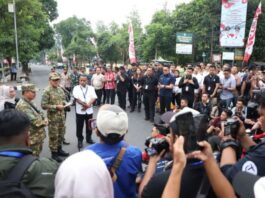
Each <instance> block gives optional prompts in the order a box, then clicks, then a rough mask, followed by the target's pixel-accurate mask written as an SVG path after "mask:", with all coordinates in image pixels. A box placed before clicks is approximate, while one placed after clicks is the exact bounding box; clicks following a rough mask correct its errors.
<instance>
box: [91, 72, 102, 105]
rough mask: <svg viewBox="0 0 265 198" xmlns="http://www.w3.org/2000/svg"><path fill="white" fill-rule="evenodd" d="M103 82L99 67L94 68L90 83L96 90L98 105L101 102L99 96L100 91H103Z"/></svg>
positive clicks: (100, 95) (100, 94)
mask: <svg viewBox="0 0 265 198" xmlns="http://www.w3.org/2000/svg"><path fill="white" fill-rule="evenodd" d="M104 82H105V78H104V76H103V75H102V74H101V68H100V67H97V68H96V73H95V74H93V76H92V79H91V84H92V86H93V87H94V88H95V90H96V94H97V97H98V98H97V103H96V104H97V105H98V106H99V105H100V104H101V98H102V93H103V87H104Z"/></svg>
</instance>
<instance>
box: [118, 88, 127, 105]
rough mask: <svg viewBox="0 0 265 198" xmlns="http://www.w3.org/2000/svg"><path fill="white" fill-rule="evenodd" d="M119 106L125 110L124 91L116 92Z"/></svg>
mask: <svg viewBox="0 0 265 198" xmlns="http://www.w3.org/2000/svg"><path fill="white" fill-rule="evenodd" d="M117 96H118V102H119V106H120V107H121V108H122V109H124V110H126V91H124V90H123V91H117Z"/></svg>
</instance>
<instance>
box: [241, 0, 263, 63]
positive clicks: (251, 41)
mask: <svg viewBox="0 0 265 198" xmlns="http://www.w3.org/2000/svg"><path fill="white" fill-rule="evenodd" d="M260 14H261V2H260V3H259V6H258V8H257V10H256V13H255V16H254V19H253V21H252V25H251V27H250V31H249V35H248V42H247V45H246V50H245V55H244V62H248V61H249V59H250V57H251V54H252V52H253V47H254V44H255V40H256V31H257V24H258V19H259V15H260Z"/></svg>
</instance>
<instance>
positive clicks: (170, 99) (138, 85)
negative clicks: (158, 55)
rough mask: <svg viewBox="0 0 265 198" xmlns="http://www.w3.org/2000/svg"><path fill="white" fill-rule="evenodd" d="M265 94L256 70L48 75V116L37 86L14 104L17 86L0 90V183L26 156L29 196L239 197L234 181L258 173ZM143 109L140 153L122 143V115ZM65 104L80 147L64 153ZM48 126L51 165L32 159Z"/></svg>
mask: <svg viewBox="0 0 265 198" xmlns="http://www.w3.org/2000/svg"><path fill="white" fill-rule="evenodd" d="M264 88H265V69H264V68H263V67H261V68H257V67H256V66H255V65H252V66H249V67H246V68H241V69H240V70H239V69H238V67H236V66H232V67H231V66H230V65H228V64H225V65H223V66H222V67H219V66H215V65H212V64H206V65H205V64H204V63H200V64H196V65H187V66H186V67H185V68H183V67H180V66H174V65H163V64H157V65H145V66H137V65H131V66H130V67H129V68H128V67H127V66H121V67H119V68H112V66H109V65H107V66H101V65H95V66H93V67H90V68H89V69H88V72H87V71H86V68H85V67H80V68H79V69H78V68H76V67H74V68H73V69H72V71H69V69H68V68H67V67H66V68H64V70H63V72H61V73H60V74H59V73H58V72H57V71H56V70H55V69H54V68H52V69H51V72H50V74H49V85H48V86H47V88H45V90H44V92H43V94H42V98H41V108H42V109H43V110H46V111H47V118H46V117H45V116H44V114H43V113H42V111H41V110H39V108H37V107H36V106H35V105H34V103H33V100H34V98H35V97H36V87H35V85H33V84H24V85H22V97H21V98H20V100H17V99H15V98H16V97H15V93H14V92H15V89H14V87H10V86H1V90H0V95H1V98H0V107H1V109H0V110H1V112H0V161H1V164H2V165H1V166H0V178H1V180H3V179H6V181H8V179H9V178H10V177H9V172H11V173H13V172H16V171H17V169H16V167H17V166H21V164H22V163H19V162H24V164H25V162H26V157H27V156H28V155H33V156H36V158H34V159H31V163H29V164H28V166H27V167H26V168H28V167H29V169H28V171H26V170H23V168H22V170H23V173H24V174H23V175H22V179H21V178H20V179H21V181H20V182H22V183H23V184H25V186H26V188H25V189H24V187H21V188H22V189H21V190H22V191H23V192H24V191H26V189H28V190H29V191H30V192H31V193H32V194H33V195H35V196H36V197H117V198H127V197H128V198H129V197H137V196H138V197H143V198H145V197H152V198H153V197H166V198H171V197H225V198H227V197H228V198H229V197H245V196H246V191H244V192H243V191H242V190H244V189H242V188H238V185H236V184H238V183H240V182H243V183H242V185H244V182H245V183H247V182H248V178H251V177H254V176H253V175H256V179H257V176H258V177H263V176H265V166H264V162H265V155H264V153H265V146H264V145H265V144H264V143H263V141H262V138H263V137H264V136H263V132H264V130H265V117H264V116H265V97H264V96H263V91H264ZM116 96H117V98H118V103H117V104H118V105H115V98H116ZM127 99H128V103H127ZM142 104H143V106H144V114H145V120H146V121H150V122H151V123H153V125H154V128H153V129H152V134H150V137H149V138H148V140H146V143H145V145H146V149H145V151H143V152H142V151H141V150H140V149H139V148H137V147H134V146H130V145H129V143H128V142H126V141H125V140H124V138H125V136H126V133H127V131H128V123H129V122H130V120H129V118H128V117H129V115H128V114H131V113H134V112H135V111H137V112H136V113H140V112H141V110H142ZM70 106H75V115H76V137H77V147H78V148H79V150H82V151H80V152H79V153H76V154H73V155H71V156H69V153H67V152H65V151H64V150H63V145H64V144H68V142H67V141H66V140H65V139H64V136H65V120H66V119H65V117H66V116H67V111H68V109H70ZM94 106H98V107H99V110H98V113H97V117H96V119H93V113H94V109H93V107H94ZM128 109H129V111H126V110H128ZM127 112H128V113H127ZM84 124H85V125H86V130H85V131H86V133H85V137H84V136H83V128H84ZM46 126H47V127H48V134H49V148H50V151H51V157H52V159H53V160H50V159H46V158H44V159H42V158H38V157H39V155H40V153H41V151H42V145H43V141H44V139H45V137H46V133H45V127H46ZM93 130H94V131H95V132H96V134H97V136H98V138H99V143H95V141H94V140H93V139H92V137H91V134H92V131H93ZM250 136H252V137H250ZM84 139H85V140H86V142H87V143H88V144H90V145H89V146H87V147H85V148H83V140H84ZM143 143H144V140H143ZM62 157H64V158H66V159H64V158H62ZM19 159H20V160H19ZM89 159H91V160H89ZM92 159H93V160H92ZM35 161H36V162H35ZM56 161H57V162H59V163H61V165H60V166H59V165H58V164H57V163H56ZM92 161H93V162H92ZM2 162H3V163H2ZM16 164H17V165H16ZM15 170H16V171H15ZM242 172H247V173H251V174H252V175H248V174H246V175H243V176H244V177H243V178H242ZM39 175H43V176H41V177H39ZM246 178H247V179H246ZM258 179H259V178H258ZM46 182H48V183H49V185H46V184H45V183H46ZM7 183H8V182H7ZM9 185H10V184H9ZM87 185H88V186H87ZM253 185H254V184H253ZM253 185H252V186H251V187H252V188H250V190H249V192H248V193H249V194H247V197H255V196H254V194H255V195H256V197H262V192H264V190H265V188H262V187H260V188H259V189H258V190H257V189H255V190H254V186H253ZM259 185H260V186H262V185H264V184H263V183H262V182H260V184H259ZM11 187H12V186H11ZM13 188H15V187H14V186H13ZM16 188H18V187H16ZM0 189H3V188H2V187H1V184H0ZM9 189H11V188H9ZM5 192H6V193H7V195H10V194H8V193H11V192H8V190H6V191H3V192H2V191H1V190H0V197H2V196H1V193H2V194H3V193H5ZM260 195H261V196H260ZM263 195H264V194H263Z"/></svg>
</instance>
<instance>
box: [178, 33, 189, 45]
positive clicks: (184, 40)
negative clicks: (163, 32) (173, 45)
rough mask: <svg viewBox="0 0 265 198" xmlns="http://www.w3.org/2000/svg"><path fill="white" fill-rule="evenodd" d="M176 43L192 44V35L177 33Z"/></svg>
mask: <svg viewBox="0 0 265 198" xmlns="http://www.w3.org/2000/svg"><path fill="white" fill-rule="evenodd" d="M176 37H177V43H188V44H192V41H193V34H192V33H188V32H177V34H176Z"/></svg>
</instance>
